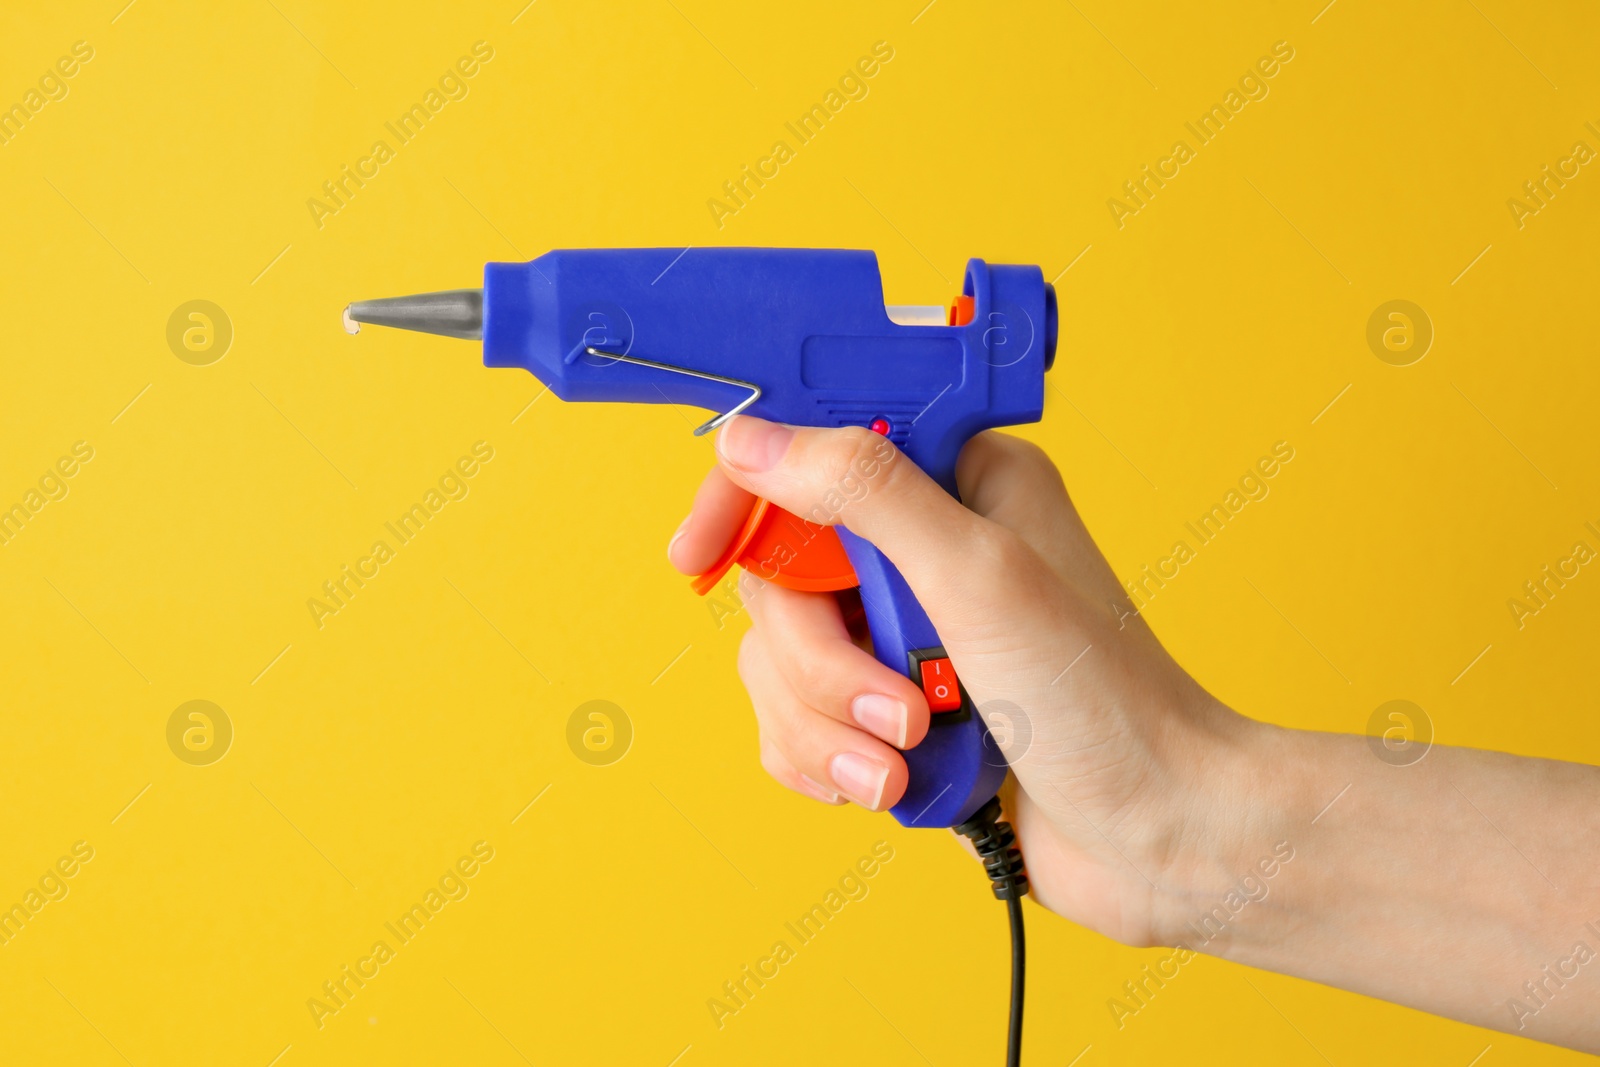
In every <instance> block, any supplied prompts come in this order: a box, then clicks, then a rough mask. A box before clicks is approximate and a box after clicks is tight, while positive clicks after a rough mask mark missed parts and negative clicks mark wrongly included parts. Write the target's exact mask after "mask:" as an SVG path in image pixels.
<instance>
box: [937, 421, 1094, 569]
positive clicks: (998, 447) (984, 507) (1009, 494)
mask: <svg viewBox="0 0 1600 1067" xmlns="http://www.w3.org/2000/svg"><path fill="white" fill-rule="evenodd" d="M956 485H957V486H958V487H959V488H960V490H961V500H962V502H963V503H965V504H966V506H967V507H969V508H971V509H972V510H973V511H975V512H977V513H978V514H979V515H982V516H984V517H985V518H987V519H989V520H991V521H993V522H996V523H998V524H1000V525H1001V526H1004V527H1005V528H1006V529H1008V530H1012V531H1014V532H1015V533H1016V534H1017V535H1018V536H1019V537H1021V538H1022V539H1023V541H1025V542H1026V543H1027V544H1028V546H1029V547H1030V548H1032V549H1033V550H1034V551H1035V552H1036V553H1038V554H1039V556H1040V558H1042V559H1043V560H1044V561H1045V562H1046V563H1048V564H1049V565H1050V568H1051V569H1052V570H1054V571H1055V572H1056V573H1057V574H1059V575H1062V576H1063V577H1067V576H1071V577H1072V578H1073V579H1074V580H1075V581H1077V582H1078V583H1079V584H1080V585H1081V586H1083V587H1084V588H1085V589H1086V590H1087V591H1090V592H1092V593H1093V594H1095V596H1096V598H1117V597H1120V596H1121V594H1122V589H1121V586H1120V585H1119V584H1118V583H1117V580H1116V577H1115V575H1114V574H1113V573H1112V571H1111V567H1110V565H1109V564H1108V563H1106V561H1105V557H1104V556H1103V555H1101V553H1100V550H1099V548H1097V547H1096V546H1095V543H1094V539H1093V538H1091V537H1090V536H1089V531H1088V529H1087V528H1086V527H1085V526H1084V525H1083V520H1082V518H1080V517H1079V515H1078V511H1077V509H1076V508H1074V507H1073V506H1072V501H1071V499H1070V498H1069V497H1068V496H1067V487H1066V485H1065V484H1064V483H1063V482H1062V480H1061V472H1060V471H1059V470H1057V469H1056V465H1055V463H1054V462H1053V461H1052V460H1051V459H1050V457H1049V456H1048V455H1046V454H1045V452H1044V450H1043V449H1042V448H1040V447H1039V446H1038V445H1035V444H1033V443H1032V442H1030V441H1024V440H1023V439H1022V438H1020V437H1013V436H1011V435H1010V434H1003V433H995V432H994V431H992V430H989V431H986V432H984V433H980V434H978V435H977V436H976V437H974V438H972V440H970V441H968V442H967V444H966V447H965V448H963V449H962V450H961V457H960V459H958V460H957V461H956Z"/></svg>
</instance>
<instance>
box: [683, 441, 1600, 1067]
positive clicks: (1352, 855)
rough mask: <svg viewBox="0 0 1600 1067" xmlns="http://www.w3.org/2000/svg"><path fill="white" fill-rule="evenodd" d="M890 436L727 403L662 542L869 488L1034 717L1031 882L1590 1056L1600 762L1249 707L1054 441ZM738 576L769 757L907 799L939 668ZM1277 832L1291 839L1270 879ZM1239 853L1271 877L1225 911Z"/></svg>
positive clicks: (1016, 703) (1595, 985)
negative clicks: (1176, 617) (900, 662)
mask: <svg viewBox="0 0 1600 1067" xmlns="http://www.w3.org/2000/svg"><path fill="white" fill-rule="evenodd" d="M885 448H886V443H885V442H884V441H883V439H882V438H880V437H877V436H876V435H874V434H872V433H870V431H867V430H865V429H860V428H845V429H838V430H822V429H810V428H791V427H786V426H780V425H778V424H774V423H768V422H764V421H762V420H760V419H755V418H752V417H749V416H740V417H738V418H735V419H733V420H732V421H731V422H729V423H728V424H727V425H726V426H724V427H723V429H722V431H721V432H720V434H719V437H718V441H717V458H718V466H717V467H716V468H714V469H713V470H712V471H711V473H710V474H709V475H708V476H707V478H706V480H705V482H704V483H703V484H702V486H701V488H700V491H699V493H698V494H697V496H696V498H695V502H694V507H693V509H692V511H691V512H690V515H689V517H688V518H687V519H685V520H684V523H683V525H682V526H681V527H679V530H678V533H677V534H676V535H675V536H674V538H673V540H672V543H671V545H670V546H669V547H668V556H669V558H670V559H671V561H672V563H673V564H674V565H675V566H676V567H677V568H678V569H679V570H682V571H684V572H685V573H698V572H699V571H702V570H704V569H705V568H707V567H709V566H710V565H711V563H712V562H713V561H714V560H715V559H716V557H717V556H718V555H720V554H721V552H722V551H723V549H724V548H725V547H726V546H727V545H728V543H729V541H730V540H731V539H732V537H733V536H734V535H735V534H736V532H737V530H738V528H739V525H740V523H741V522H742V520H743V517H744V514H745V512H746V511H747V510H748V508H749V505H750V501H751V497H752V495H755V496H761V497H765V498H766V499H768V500H771V501H772V502H773V503H775V504H777V505H779V506H780V507H783V508H786V509H788V510H789V511H792V512H794V513H796V514H809V513H811V512H812V509H813V508H814V507H815V506H816V505H817V504H818V503H819V502H822V501H834V502H837V501H838V500H839V499H840V497H839V495H838V494H837V492H834V493H833V495H831V496H830V491H835V490H837V489H838V488H839V487H840V486H841V485H851V486H852V487H855V492H854V496H853V499H850V500H848V501H847V502H845V503H843V506H842V507H840V508H839V509H838V512H837V519H836V521H837V522H839V523H841V524H844V525H848V526H849V528H850V529H851V530H852V531H853V532H855V533H857V534H859V535H861V536H862V537H865V538H866V539H867V540H869V541H871V542H872V543H873V544H875V545H877V546H878V548H879V549H880V550H882V551H883V553H884V554H885V555H886V556H888V557H889V559H890V560H891V561H893V562H894V564H895V566H896V567H898V568H899V570H900V572H901V573H902V574H903V575H904V576H905V578H906V581H907V582H908V583H909V584H910V586H911V589H912V590H913V592H915V593H916V595H917V598H918V600H919V601H920V602H921V604H922V606H923V608H924V610H925V611H926V612H927V614H928V617H929V619H930V620H931V621H932V622H933V624H934V626H935V628H936V629H937V630H938V632H939V636H940V639H941V640H942V641H943V642H944V646H945V649H946V650H947V651H948V652H949V654H950V657H951V660H952V663H953V665H954V666H955V669H956V673H957V674H958V676H959V677H960V678H961V680H962V682H963V683H964V684H965V686H966V688H967V690H968V692H969V694H970V695H971V697H972V699H973V701H974V703H975V704H976V706H977V707H978V709H979V712H980V714H985V715H986V717H990V716H991V715H992V713H993V712H992V709H994V708H996V707H1000V708H1020V709H1021V713H1022V715H1023V716H1025V717H1026V719H1027V722H1028V725H1029V730H1027V731H1017V730H1014V729H1013V730H1006V731H996V734H997V736H1000V737H1004V736H1008V735H1009V736H1012V737H1013V741H1012V742H1011V743H1010V744H1009V745H1008V744H1002V748H1003V749H1005V750H1006V751H1007V758H1008V760H1010V762H1011V770H1012V774H1011V776H1010V777H1009V778H1008V781H1007V787H1006V789H1005V790H1003V793H1002V797H1003V800H1004V803H1005V808H1006V817H1007V818H1008V819H1009V820H1010V821H1011V823H1012V824H1013V826H1014V827H1015V829H1016V832H1017V839H1018V842H1019V844H1020V846H1021V848H1022V852H1023V855H1024V857H1025V859H1026V862H1027V867H1028V876H1029V881H1030V883H1031V886H1032V895H1033V897H1034V899H1035V900H1036V901H1037V902H1038V903H1040V904H1041V905H1043V906H1044V907H1046V908H1048V909H1050V910H1051V911H1054V912H1056V913H1057V914H1059V915H1062V916H1064V917H1066V918H1068V919H1070V920H1072V921H1073V922H1076V923H1079V924H1081V925H1084V926H1087V927H1089V928H1090V929H1093V930H1096V931H1099V932H1100V933H1102V934H1105V935H1106V936H1108V937H1112V938H1115V939H1116V940H1118V941H1121V942H1123V943H1125V944H1129V945H1135V946H1151V945H1173V946H1180V945H1181V946H1185V947H1188V948H1191V949H1195V950H1198V951H1204V952H1207V953H1210V954H1213V955H1217V956H1221V957H1223V958H1226V959H1230V960H1234V961H1236V962H1239V963H1244V964H1248V965H1251V966H1255V967H1261V968H1265V969H1268V970H1273V971H1278V972H1281V973H1283V974H1291V975H1296V976H1299V977H1302V978H1308V979H1311V980H1313V981H1318V982H1322V983H1325V984H1327V985H1331V986H1336V987H1338V988H1341V989H1348V990H1352V991H1355V992H1358V993H1364V994H1367V995H1369V996H1374V997H1379V998H1382V999H1384V1000H1389V1001H1393V1002H1395V1003H1399V1004H1405V1005H1408V1006H1410V1007H1413V1008H1418V1009H1421V1010H1423V1011H1428V1012H1432V1013H1434V1014H1437V1015H1442V1016H1446V1017H1448V1018H1452V1019H1458V1020H1461V1021H1463V1022H1469V1023H1474V1024H1476V1025H1479V1026H1486V1027H1491V1028H1494V1029H1497V1030H1504V1031H1507V1032H1510V1033H1519V1034H1521V1035H1522V1036H1525V1037H1531V1038H1534V1039H1537V1040H1540V1041H1547V1042H1551V1043H1554V1044H1559V1045H1565V1046H1568V1047H1571V1048H1576V1049H1582V1050H1585V1051H1588V1052H1600V891H1597V890H1600V874H1596V873H1595V872H1596V870H1597V869H1600V864H1597V862H1596V857H1597V856H1600V771H1597V769H1596V768H1593V767H1589V766H1585V765H1580V764H1574V763H1564V762H1559V761H1555V760H1545V759H1530V758H1524V757H1518V756H1512V755H1508V754H1505V753H1499V752H1486V751H1479V750H1475V749H1465V748H1449V747H1445V746H1437V745H1436V746H1434V747H1433V748H1432V749H1431V750H1429V751H1428V752H1427V754H1426V758H1424V759H1422V760H1421V761H1420V762H1417V763H1414V764H1411V765H1408V766H1395V765H1394V764H1393V763H1391V762H1387V761H1385V760H1383V759H1380V758H1378V757H1377V756H1376V755H1375V754H1374V750H1373V748H1372V747H1371V745H1370V744H1369V741H1368V739H1367V738H1365V737H1361V736H1355V735H1344V734H1327V733H1317V732H1312V731H1306V730H1291V729H1285V728H1282V727H1278V726H1274V725H1272V724H1270V723H1266V722H1260V721H1257V720H1255V719H1252V718H1249V717H1247V716H1245V715H1242V714H1240V713H1238V712H1237V711H1234V710H1233V709H1230V708H1228V707H1226V706H1225V705H1223V704H1222V703H1221V702H1220V701H1218V700H1217V699H1216V698H1214V697H1213V696H1211V695H1210V694H1209V693H1207V692H1206V691H1205V689H1204V688H1203V687H1202V686H1201V685H1200V684H1199V683H1198V682H1196V681H1195V680H1194V679H1193V678H1192V677H1191V676H1190V675H1189V674H1188V673H1187V672H1186V671H1185V670H1184V669H1183V668H1182V667H1180V666H1179V665H1178V664H1177V663H1176V662H1175V661H1174V660H1173V659H1172V657H1171V656H1170V655H1168V654H1167V652H1166V650H1165V649H1164V648H1163V647H1162V646H1161V643H1160V642H1159V641H1158V640H1157V639H1156V637H1155V635H1154V634H1153V633H1152V632H1151V630H1150V628H1149V627H1148V625H1146V623H1145V621H1144V620H1143V619H1142V618H1140V617H1139V616H1138V615H1136V614H1132V613H1131V611H1130V608H1129V606H1128V605H1127V599H1126V595H1125V593H1124V591H1123V589H1122V587H1121V585H1120V583H1119V582H1118V581H1117V579H1116V577H1115V576H1114V575H1113V574H1112V571H1111V568H1110V567H1109V565H1108V564H1107V563H1106V561H1105V558H1104V557H1103V556H1102V555H1101V554H1100V551H1099V549H1098V548H1096V546H1095V544H1094V541H1093V539H1092V538H1091V537H1090V536H1089V533H1088V531H1087V529H1086V528H1085V526H1084V524H1083V521H1082V520H1081V519H1080V518H1079V516H1078V514H1077V511H1076V510H1075V509H1074V507H1073V505H1072V503H1071V501H1070V500H1069V499H1068V496H1067V492H1066V489H1065V487H1064V485H1063V483H1062V480H1061V477H1060V475H1059V473H1058V472H1057V471H1056V469H1055V466H1054V465H1053V464H1052V463H1051V462H1050V460H1049V459H1048V457H1046V456H1045V455H1044V453H1043V452H1041V451H1040V450H1039V449H1037V448H1035V447H1034V446H1032V445H1030V444H1027V443H1025V442H1023V441H1021V440H1019V439H1016V438H1012V437H1007V436H1004V435H1001V434H997V433H992V432H990V433H984V434H980V435H979V436H977V437H975V438H974V439H973V440H972V441H971V442H970V443H969V444H968V445H967V447H966V449H965V450H964V451H963V453H962V455H961V460H960V463H959V465H958V467H957V471H956V480H957V483H958V485H959V488H960V491H961V498H962V501H964V505H963V503H958V502H957V501H956V500H955V499H954V498H952V497H951V496H949V495H948V494H946V493H945V492H944V491H943V490H941V489H940V488H939V487H938V486H937V485H936V484H935V483H934V482H933V481H932V480H931V479H929V478H928V477H927V476H926V475H925V474H923V473H922V472H921V471H920V470H918V469H917V468H916V466H915V465H913V464H912V463H911V462H909V461H908V460H906V459H905V457H904V456H902V455H900V454H899V453H898V452H893V453H891V458H890V459H889V460H888V461H883V460H881V459H880V460H879V461H878V462H877V463H876V464H869V465H863V464H861V463H860V462H859V461H860V460H862V458H863V457H866V456H868V455H878V456H881V455H882V454H883V450H884V449H885ZM869 468H872V469H875V471H876V473H874V474H873V475H872V476H870V477H868V478H865V479H863V478H861V477H859V476H857V477H854V478H851V477H847V476H848V475H849V474H850V472H851V471H852V470H854V471H856V472H857V474H858V475H859V472H860V471H862V470H864V469H869ZM742 592H743V596H744V599H745V602H746V606H747V608H748V610H749V614H750V617H751V628H750V631H749V632H748V633H747V634H746V635H745V638H744V641H743V644H742V645H741V647H740V652H739V671H740V675H741V677H742V679H743V680H744V683H745V686H746V688H747V689H748V690H749V692H750V697H751V702H752V704H753V705H754V707H755V713H756V719H757V721H758V723H759V725H760V736H761V761H762V765H763V766H764V767H765V768H766V769H767V771H768V772H769V773H770V774H771V775H772V776H773V777H774V778H776V779H777V780H778V781H779V782H780V783H782V784H783V785H785V786H788V787H789V788H791V789H794V790H796V791H798V792H800V793H803V794H805V795H807V796H810V797H813V798H815V799H817V800H820V801H823V802H824V803H832V804H840V803H845V802H847V801H853V802H855V803H857V804H860V805H862V806H864V807H867V808H870V809H872V810H875V811H881V810H883V809H885V808H888V807H890V806H891V805H893V804H894V803H895V802H896V801H897V800H899V798H900V796H901V795H902V794H903V793H904V791H905V788H906V780H907V772H906V765H905V760H904V758H903V756H902V755H901V754H900V750H902V749H906V748H910V747H913V746H915V745H916V744H917V743H918V742H919V741H920V740H921V739H922V738H923V736H924V735H925V734H926V733H927V729H928V716H929V713H928V707H927V703H926V701H925V699H924V698H923V695H922V693H921V690H920V689H919V688H918V687H917V686H915V685H913V684H912V683H911V682H910V681H909V680H908V679H907V678H905V677H904V676H902V675H900V674H898V673H897V672H895V671H893V670H890V669H889V668H887V667H885V666H883V665H881V664H879V663H878V662H877V661H876V660H874V659H873V658H872V656H871V655H870V654H869V653H868V652H866V651H864V650H863V648H862V647H861V644H860V641H859V638H860V635H859V634H856V633H852V629H851V625H850V623H849V622H848V620H847V615H846V613H845V610H844V609H843V608H842V606H841V599H840V597H838V596H836V595H834V594H830V593H802V592H796V591H793V590H789V589H785V588H782V587H780V586H777V585H774V584H771V583H761V582H759V581H757V580H754V579H752V578H751V577H750V576H748V575H746V576H745V578H744V579H743V586H742ZM1118 605H1121V606H1120V607H1119V606H1118ZM1069 665H1070V669H1068V668H1069ZM986 709H991V710H988V711H986ZM1269 710H1270V709H1269ZM1011 715H1012V718H1013V719H1014V718H1015V717H1016V712H1015V711H1014V710H1013V711H1012V712H1011ZM993 725H994V722H993V721H992V719H991V726H993ZM1023 733H1028V734H1031V738H1030V740H1029V743H1028V744H1027V745H1026V750H1025V751H1021V750H1020V749H1021V744H1020V738H1021V735H1022V734H1023ZM1275 849H1277V850H1278V855H1279V856H1280V857H1281V856H1282V855H1283V854H1284V851H1285V850H1292V855H1293V858H1292V860H1291V861H1289V862H1286V863H1281V864H1278V865H1276V866H1275V869H1274V871H1273V874H1272V876H1271V878H1270V880H1265V879H1263V878H1262V871H1263V870H1264V868H1261V866H1260V864H1261V862H1262V860H1263V859H1264V858H1266V857H1270V856H1272V855H1273V853H1274V850H1275ZM1246 875H1254V876H1256V879H1257V882H1258V884H1264V885H1265V886H1266V888H1267V892H1266V895H1265V896H1262V897H1261V898H1260V899H1259V900H1255V901H1252V902H1251V903H1250V904H1249V905H1248V906H1246V907H1244V908H1242V909H1239V910H1238V911H1237V914H1236V915H1234V916H1232V917H1231V919H1230V921H1229V922H1228V923H1227V924H1226V926H1225V927H1224V928H1223V929H1222V930H1221V932H1220V933H1216V932H1215V928H1216V925H1217V924H1215V923H1213V924H1212V925H1211V926H1205V925H1204V924H1203V922H1202V920H1203V919H1204V918H1205V917H1206V916H1208V915H1211V914H1215V911H1214V909H1217V908H1218V906H1219V905H1221V904H1223V902H1224V900H1225V899H1226V898H1227V897H1228V895H1229V894H1230V893H1231V892H1234V891H1235V888H1236V887H1237V886H1238V885H1239V884H1240V880H1241V878H1243V877H1244V876H1246ZM1235 899H1237V898H1235ZM1221 914H1223V915H1226V914H1227V910H1224V911H1223V912H1222V913H1221ZM1590 923H1593V926H1592V927H1590V926H1589V925H1588V924H1590ZM1202 929H1203V930H1205V931H1206V934H1205V935H1204V936H1197V935H1198V934H1199V931H1200V930H1202ZM1205 937H1209V939H1208V940H1207V939H1205ZM1202 942H1203V943H1202ZM1519 1005H1520V1007H1519Z"/></svg>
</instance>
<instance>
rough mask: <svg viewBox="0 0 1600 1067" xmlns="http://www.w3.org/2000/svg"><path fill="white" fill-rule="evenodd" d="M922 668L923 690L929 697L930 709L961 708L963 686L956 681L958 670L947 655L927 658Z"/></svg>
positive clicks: (951, 709)
mask: <svg viewBox="0 0 1600 1067" xmlns="http://www.w3.org/2000/svg"><path fill="white" fill-rule="evenodd" d="M920 666H921V668H922V692H923V693H924V694H925V695H926V696H927V698H928V710H930V711H933V712H935V713H937V712H941V711H959V710H961V686H960V685H959V684H957V682H956V670H955V668H954V667H952V666H950V660H949V659H948V658H947V657H942V656H941V657H938V658H935V659H925V660H923V661H922V663H921V664H920Z"/></svg>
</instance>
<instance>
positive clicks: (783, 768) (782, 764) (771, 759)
mask: <svg viewBox="0 0 1600 1067" xmlns="http://www.w3.org/2000/svg"><path fill="white" fill-rule="evenodd" d="M790 766H791V765H790V763H789V760H788V759H787V758H786V757H785V756H784V755H783V753H781V752H779V751H778V747H777V746H776V745H774V744H773V743H772V741H771V739H770V738H768V737H767V736H766V734H765V733H763V734H762V735H761V769H762V770H764V771H766V772H767V773H768V774H770V775H771V776H772V777H773V778H776V779H777V780H778V781H780V782H783V783H785V784H787V783H788V781H789V779H790V778H791V777H792V773H791V770H790Z"/></svg>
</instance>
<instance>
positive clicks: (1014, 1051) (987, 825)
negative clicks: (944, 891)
mask: <svg viewBox="0 0 1600 1067" xmlns="http://www.w3.org/2000/svg"><path fill="white" fill-rule="evenodd" d="M954 829H955V832H956V833H958V834H960V835H961V836H963V837H966V838H970V839H971V841H972V847H973V848H975V849H976V850H977V852H978V858H979V859H981V860H982V861H983V871H984V873H985V874H987V875H988V876H989V881H990V882H992V883H993V889H994V895H995V897H996V898H997V899H999V900H1003V901H1005V902H1006V912H1007V913H1008V914H1009V915H1010V918H1011V1022H1010V1026H1009V1028H1008V1029H1007V1031H1006V1067H1021V1063H1022V993H1023V979H1024V978H1025V976H1026V974H1027V965H1028V945H1027V941H1026V939H1025V938H1024V936H1023V931H1022V898H1023V897H1024V896H1026V895H1027V892H1028V872H1027V870H1026V869H1024V867H1023V864H1022V853H1021V852H1020V851H1018V850H1017V848H1016V843H1017V835H1016V834H1015V833H1014V832H1013V831H1012V829H1011V824H1010V823H1008V822H1002V821H1001V820H1000V798H999V797H993V798H991V799H990V800H989V802H988V803H987V804H985V805H984V806H983V807H981V808H979V809H978V811H977V814H975V815H973V816H972V818H970V819H968V820H967V821H966V822H964V823H962V824H960V825H959V826H956V827H955V828H954Z"/></svg>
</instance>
